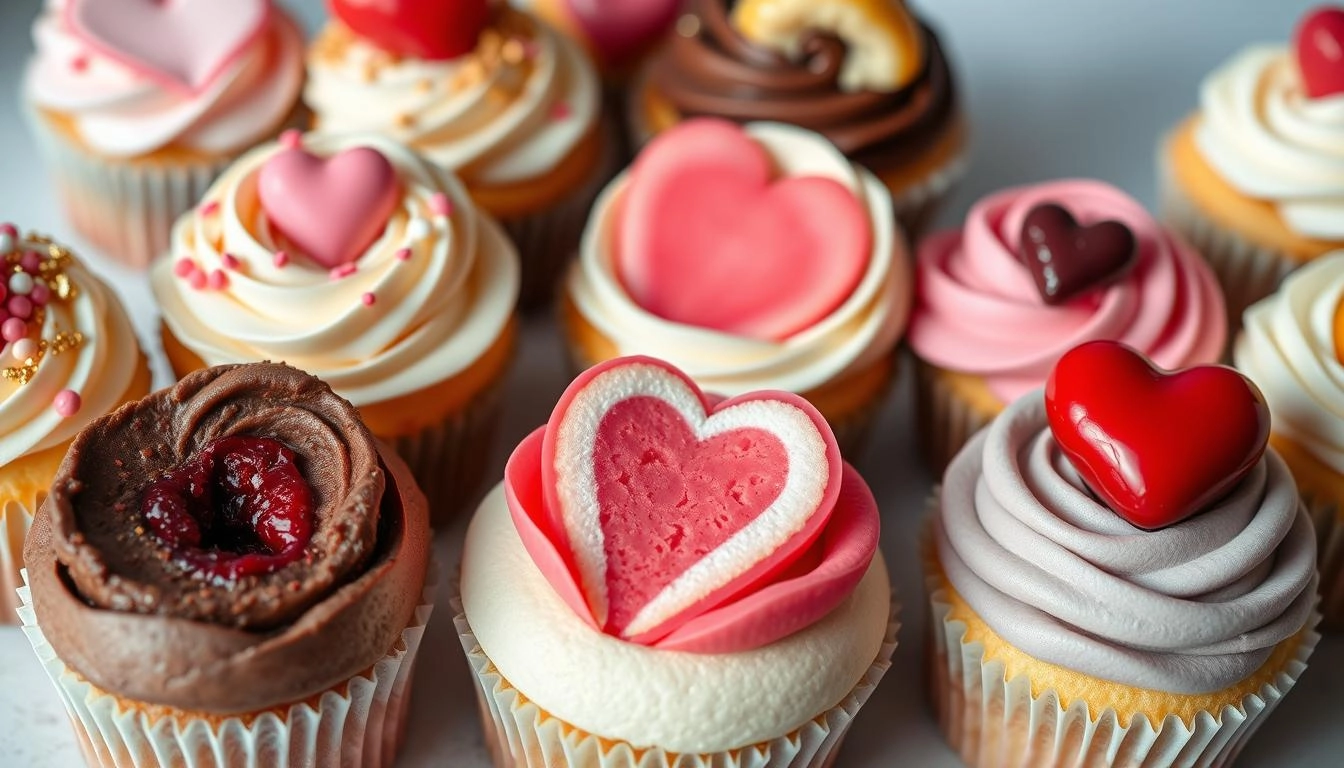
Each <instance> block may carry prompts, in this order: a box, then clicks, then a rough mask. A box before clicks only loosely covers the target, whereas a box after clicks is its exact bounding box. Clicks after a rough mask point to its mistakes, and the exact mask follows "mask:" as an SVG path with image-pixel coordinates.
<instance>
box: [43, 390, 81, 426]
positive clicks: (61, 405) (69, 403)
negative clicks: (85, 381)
mask: <svg viewBox="0 0 1344 768" xmlns="http://www.w3.org/2000/svg"><path fill="white" fill-rule="evenodd" d="M83 404H84V403H83V401H82V400H80V398H79V393H78V392H76V391H74V390H73V389H63V390H61V391H60V392H58V393H57V394H56V399H55V400H52V401H51V407H52V408H55V409H56V413H58V414H60V415H61V417H62V418H67V419H68V418H70V417H71V416H74V415H75V414H76V413H79V407H80V406H81V405H83Z"/></svg>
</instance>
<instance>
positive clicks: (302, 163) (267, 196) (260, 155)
mask: <svg viewBox="0 0 1344 768" xmlns="http://www.w3.org/2000/svg"><path fill="white" fill-rule="evenodd" d="M518 279H519V275H518V261H517V255H516V252H515V251H514V248H513V246H512V245H511V244H510V243H509V241H508V239H507V238H506V237H505V236H504V234H503V233H502V231H501V230H500V228H499V226H498V225H497V224H496V223H495V222H494V221H493V220H492V219H490V218H489V217H488V216H487V215H485V214H484V213H481V212H480V211H478V210H477V209H476V208H475V206H474V205H473V204H472V203H471V200H470V198H469V197H468V196H467V194H466V192H465V191H464V189H463V188H462V185H461V184H460V183H459V182H458V181H457V180H456V179H455V178H454V177H453V176H452V175H451V174H449V173H447V172H445V171H443V170H442V169H439V168H438V167H436V166H434V165H433V164H431V163H428V162H426V161H425V160H424V159H422V158H420V157H419V156H418V155H416V154H415V153H413V152H412V151H411V150H409V149H407V148H406V147H404V146H402V145H400V144H398V143H396V142H394V141H392V140H390V139H386V138H382V137H377V136H345V137H316V136H309V137H307V138H304V139H302V140H300V137H298V136H297V135H293V134H289V135H286V136H285V137H283V138H282V141H281V143H277V144H270V145H266V146H263V147H259V148H258V149H256V150H254V151H252V152H250V153H248V154H247V155H246V156H244V157H243V158H241V159H240V160H239V161H238V162H237V163H235V164H234V165H233V166H232V167H231V168H230V169H229V170H227V171H226V172H225V173H224V174H223V175H222V176H220V178H219V179H218V180H217V181H216V182H215V184H214V186H212V187H211V189H210V191H209V192H207V193H206V196H205V199H204V200H202V201H201V204H200V205H199V206H197V208H196V209H195V210H193V211H190V212H188V213H186V214H184V215H183V216H182V218H180V219H179V220H178V222H177V225H176V226H175V227H174V229H173V244H172V252H171V258H169V259H163V260H160V261H159V262H158V263H157V264H155V265H154V268H153V269H152V270H151V274H150V281H151V285H152V287H153V289H154V294H155V296H156V297H157V299H158V302H159V305H160V306H161V307H162V309H163V321H164V324H165V325H166V326H167V328H168V329H169V330H170V331H171V332H172V334H173V336H174V337H176V339H177V340H178V341H180V342H181V343H182V344H183V345H184V346H186V347H187V348H188V349H189V350H190V351H191V352H193V353H194V354H195V355H196V356H198V357H200V358H201V360H203V361H204V362H205V363H206V364H207V365H219V364H222V363H230V362H246V361H254V360H265V359H283V360H285V361H287V362H289V363H292V364H294V365H297V366H301V367H302V368H303V369H304V370H307V371H311V372H312V373H313V374H314V375H317V376H320V377H321V378H322V379H324V380H325V381H327V382H328V383H330V384H331V386H332V387H333V388H334V389H335V390H336V391H337V392H339V393H341V395H342V396H343V397H346V398H348V399H349V400H350V401H351V402H353V403H354V404H355V405H356V406H364V405H367V404H370V403H374V402H383V401H386V400H390V399H393V398H396V397H400V396H403V395H408V394H411V393H413V392H416V391H419V390H422V389H425V388H426V387H428V386H430V385H433V384H436V383H438V382H441V381H444V380H446V379H448V378H450V377H452V376H453V375H455V374H457V373H459V372H461V371H463V370H465V369H466V368H468V367H469V366H470V365H471V364H472V363H473V362H475V361H477V360H478V359H480V358H481V356H482V355H484V354H485V353H486V352H487V351H488V350H489V349H490V348H491V347H492V345H493V344H494V343H495V342H496V341H497V340H498V339H499V338H500V336H501V334H502V333H503V332H504V329H505V328H506V326H507V325H508V323H509V322H510V320H511V318H512V315H513V307H514V304H515V302H516V300H517V295H518Z"/></svg>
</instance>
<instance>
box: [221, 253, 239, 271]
mask: <svg viewBox="0 0 1344 768" xmlns="http://www.w3.org/2000/svg"><path fill="white" fill-rule="evenodd" d="M219 260H220V262H222V263H223V264H224V268H225V269H231V270H233V271H234V272H237V271H238V268H239V267H241V266H243V264H242V262H240V261H238V257H237V256H234V255H233V254H232V253H227V252H226V253H225V254H224V255H222V256H220V257H219Z"/></svg>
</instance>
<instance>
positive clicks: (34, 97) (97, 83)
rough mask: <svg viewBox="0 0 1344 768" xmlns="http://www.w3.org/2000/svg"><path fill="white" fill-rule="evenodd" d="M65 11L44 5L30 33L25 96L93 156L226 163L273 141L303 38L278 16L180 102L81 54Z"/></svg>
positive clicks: (294, 87)
mask: <svg viewBox="0 0 1344 768" xmlns="http://www.w3.org/2000/svg"><path fill="white" fill-rule="evenodd" d="M65 4H66V0H47V6H46V10H45V11H44V12H43V13H42V15H40V16H39V17H38V18H37V21H36V22H35V24H34V28H33V37H34V40H35V41H36V44H37V52H36V54H35V55H34V57H33V59H32V61H31V63H30V64H29V66H28V71H27V75H26V77H25V81H24V82H25V90H26V93H27V96H28V98H29V99H30V100H31V101H32V102H33V103H34V104H36V105H37V106H38V107H40V108H42V109H48V110H51V111H53V112H56V113H59V114H61V115H64V116H66V117H68V118H70V119H71V120H72V122H73V125H74V128H75V130H76V131H78V133H79V136H80V138H81V139H82V140H83V141H84V142H85V143H86V144H88V146H89V147H90V148H92V149H93V150H95V151H97V152H99V153H101V154H103V155H107V156H109V157H136V156H140V155H146V154H149V153H151V152H154V151H156V150H159V149H164V148H166V147H170V146H171V147H180V148H185V149H189V150H194V151H197V152H202V153H205V154H209V155H228V154H233V153H236V152H240V151H242V150H243V149H246V148H247V147H250V146H252V145H253V144H255V143H256V142H258V141H260V140H261V139H264V138H266V136H267V135H268V132H274V131H275V129H276V128H277V127H279V125H280V124H281V122H282V121H283V120H284V118H285V116H286V115H288V114H289V113H290V111H292V110H293V109H294V105H295V103H296V102H297V101H298V98H299V90H300V88H301V87H302V84H303V35H302V32H300V30H299V28H298V26H297V25H296V24H295V23H294V22H293V21H292V20H290V19H289V18H288V17H287V16H285V15H284V14H283V13H281V12H280V11H279V10H272V12H271V15H270V21H269V26H268V28H267V29H266V30H265V31H264V32H263V33H262V34H261V35H260V36H259V37H258V38H257V41H256V44H255V45H254V46H252V48H251V49H250V50H248V51H246V52H244V53H243V55H241V56H239V57H238V59H237V60H236V61H234V62H232V63H231V64H230V65H229V66H228V67H227V68H226V69H225V70H224V71H223V72H222V73H221V74H220V75H219V76H218V77H217V78H216V79H215V80H214V81H213V82H212V83H210V84H209V86H208V87H206V88H205V89H204V90H203V91H202V92H200V93H197V94H184V93H181V92H178V91H173V90H170V89H168V88H166V87H165V86H163V85H161V84H159V83H157V82H155V81H153V80H151V79H149V78H146V77H143V76H141V75H139V74H137V73H136V72H134V71H133V70H131V69H130V68H128V67H126V66H125V65H123V64H121V63H119V62H117V61H113V60H112V59H110V58H108V57H107V56H104V55H102V54H99V53H98V52H96V51H94V50H92V49H91V48H89V47H88V46H87V45H85V44H84V43H83V42H82V41H81V40H80V39H79V38H78V37H77V36H76V35H74V34H73V33H72V32H71V31H70V29H69V27H68V26H67V25H66V23H65V21H64V19H63V14H64V8H65ZM76 62H80V64H79V65H78V66H77V65H76Z"/></svg>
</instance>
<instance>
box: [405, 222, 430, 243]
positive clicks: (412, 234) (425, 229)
mask: <svg viewBox="0 0 1344 768" xmlns="http://www.w3.org/2000/svg"><path fill="white" fill-rule="evenodd" d="M431 231H432V230H430V227H429V222H428V221H425V220H424V219H411V221H410V223H409V224H407V225H406V236H407V237H409V238H411V239H412V240H417V241H419V240H424V239H425V238H427V237H429V233H430V232H431Z"/></svg>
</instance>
